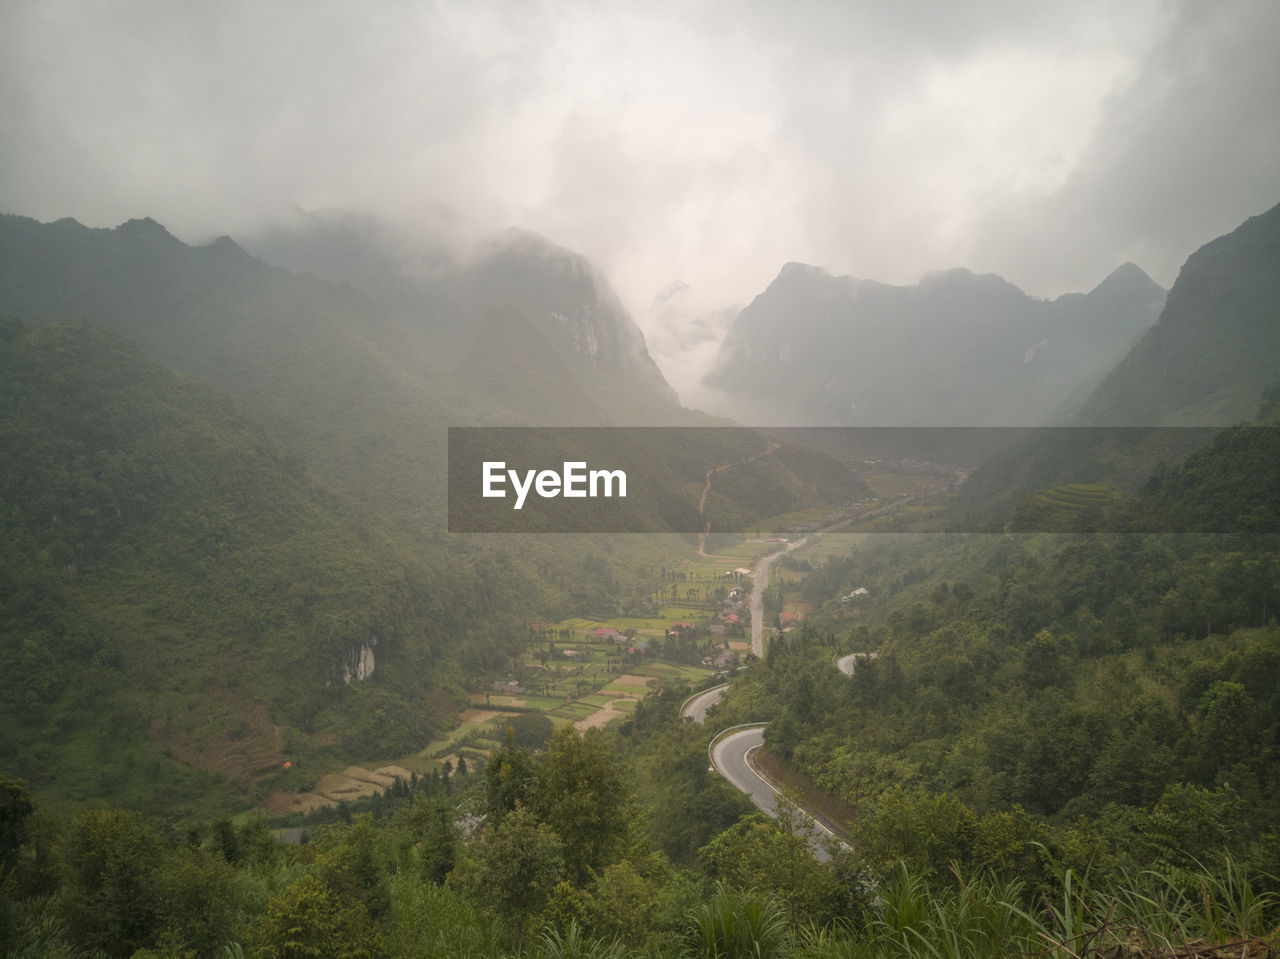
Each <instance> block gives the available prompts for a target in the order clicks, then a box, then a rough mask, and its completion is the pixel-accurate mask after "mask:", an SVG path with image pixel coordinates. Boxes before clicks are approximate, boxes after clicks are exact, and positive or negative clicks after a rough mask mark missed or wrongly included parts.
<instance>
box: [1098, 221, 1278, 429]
mask: <svg viewBox="0 0 1280 959" xmlns="http://www.w3.org/2000/svg"><path fill="white" fill-rule="evenodd" d="M1277 379H1280V206H1276V207H1273V208H1272V209H1271V210H1269V211H1268V212H1266V213H1263V214H1260V215H1258V216H1255V217H1251V218H1250V219H1248V220H1246V221H1245V222H1244V223H1243V224H1241V225H1240V226H1239V227H1237V228H1236V229H1235V230H1233V231H1232V232H1231V233H1228V234H1226V235H1225V236H1221V237H1219V238H1218V239H1216V240H1213V241H1212V242H1210V243H1207V244H1205V245H1204V246H1203V247H1201V248H1200V249H1199V250H1197V251H1196V252H1195V253H1193V254H1192V255H1191V257H1190V258H1189V259H1188V260H1187V262H1186V264H1185V265H1184V266H1183V267H1182V270H1181V272H1180V273H1179V274H1178V278H1177V280H1176V281H1175V282H1174V284H1173V289H1171V290H1170V291H1169V297H1168V301H1167V303H1166V304H1165V308H1164V311H1163V312H1162V313H1161V315H1160V320H1159V322H1158V323H1157V324H1156V325H1155V326H1154V327H1152V328H1151V329H1150V330H1149V331H1148V332H1147V333H1146V335H1145V336H1143V338H1142V339H1141V341H1140V342H1139V343H1138V344H1137V345H1136V346H1135V347H1134V348H1133V350H1132V351H1131V352H1130V353H1129V354H1128V355H1127V356H1126V357H1125V358H1124V359H1123V360H1122V361H1121V362H1120V363H1119V364H1118V365H1117V366H1116V368H1115V369H1114V370H1112V371H1111V373H1110V374H1109V375H1108V376H1107V377H1106V379H1105V380H1103V382H1102V383H1101V384H1099V386H1098V388H1097V389H1096V390H1095V391H1094V393H1093V395H1092V396H1091V397H1089V399H1088V400H1087V401H1086V402H1085V403H1084V405H1083V406H1082V408H1081V409H1080V411H1079V413H1078V414H1077V416H1076V422H1078V423H1080V424H1083V425H1096V426H1129V425H1143V426H1145V425H1162V426H1174V425H1177V426H1191V425H1197V426H1199V425H1204V426H1226V425H1229V424H1231V423H1236V422H1239V421H1241V420H1245V419H1248V418H1249V417H1251V416H1253V415H1254V414H1255V413H1256V412H1257V410H1258V407H1259V404H1260V402H1261V398H1262V393H1263V390H1264V389H1265V388H1266V387H1267V386H1268V385H1269V384H1270V383H1272V382H1275V381H1276V380H1277Z"/></svg>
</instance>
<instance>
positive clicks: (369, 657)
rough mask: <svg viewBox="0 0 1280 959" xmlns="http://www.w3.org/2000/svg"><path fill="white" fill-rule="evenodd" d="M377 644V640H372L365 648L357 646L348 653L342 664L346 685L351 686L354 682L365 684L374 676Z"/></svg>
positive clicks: (343, 679)
mask: <svg viewBox="0 0 1280 959" xmlns="http://www.w3.org/2000/svg"><path fill="white" fill-rule="evenodd" d="M377 644H378V641H377V640H376V639H372V638H370V640H369V641H368V642H367V643H365V644H364V645H363V646H355V647H353V648H352V649H350V650H348V651H347V657H346V659H345V660H343V663H342V681H343V682H344V683H346V684H347V685H348V686H350V685H351V684H352V683H353V682H356V683H359V682H363V681H364V680H366V679H368V678H369V677H370V676H372V675H373V667H374V660H373V647H374V646H376V645H377Z"/></svg>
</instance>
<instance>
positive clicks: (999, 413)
mask: <svg viewBox="0 0 1280 959" xmlns="http://www.w3.org/2000/svg"><path fill="white" fill-rule="evenodd" d="M1163 299H1164V291H1163V290H1161V289H1160V287H1159V286H1157V285H1156V284H1155V283H1154V282H1153V281H1152V280H1151V279H1150V278H1149V277H1148V276H1147V275H1146V274H1145V273H1143V272H1142V270H1140V269H1139V268H1138V267H1136V266H1134V265H1133V264H1125V265H1124V266H1122V267H1120V268H1119V269H1117V270H1116V271H1115V272H1114V273H1113V274H1111V276H1109V277H1107V279H1105V280H1104V281H1103V282H1102V283H1100V284H1099V285H1098V286H1097V287H1096V288H1095V289H1094V290H1093V291H1091V292H1090V293H1087V294H1070V295H1067V296H1062V297H1059V298H1058V299H1056V300H1053V301H1049V302H1046V301H1043V300H1037V299H1034V298H1032V297H1029V296H1027V295H1026V294H1025V293H1023V292H1022V291H1021V290H1019V289H1018V288H1017V287H1015V286H1013V285H1012V284H1010V283H1008V282H1006V281H1005V280H1003V279H1001V278H1000V277H998V276H995V275H993V274H987V275H981V276H980V275H976V274H974V273H971V272H969V271H967V270H948V271H944V272H939V273H932V274H928V275H926V276H925V277H924V278H923V279H922V280H921V281H920V282H919V283H918V284H916V285H915V286H906V287H899V286H889V285H887V284H883V283H876V282H873V281H869V280H857V279H853V278H851V277H847V276H844V277H833V276H831V275H830V274H829V273H827V272H826V271H824V270H822V269H819V268H818V267H814V266H806V265H804V264H799V263H789V264H787V265H786V266H785V267H783V269H782V272H781V273H780V274H779V275H778V277H777V279H775V280H774V281H773V283H771V284H770V285H769V287H768V288H767V289H766V290H765V291H764V292H763V293H761V294H760V295H759V296H758V297H756V299H755V300H754V301H753V302H752V303H751V304H750V305H749V306H747V307H746V308H745V309H743V310H742V311H741V313H739V314H738V317H737V319H736V321H735V322H734V324H733V327H732V328H731V329H730V331H729V334H728V335H727V336H726V337H725V340H724V342H723V344H722V345H721V349H720V354H719V356H718V358H717V362H716V365H715V366H714V367H713V368H712V370H711V372H710V373H709V374H708V375H707V378H706V383H707V385H708V386H713V387H716V388H718V389H721V390H724V391H725V392H726V394H727V395H728V396H729V397H730V398H731V400H732V403H733V405H734V407H735V408H736V409H738V410H739V411H740V413H739V415H740V417H744V418H748V419H751V420H753V421H755V422H760V423H767V424H771V425H786V424H792V425H814V426H848V425H859V426H871V425H892V426H952V425H971V426H996V425H1033V424H1038V423H1042V422H1045V421H1046V420H1047V419H1048V418H1049V417H1050V415H1051V414H1052V413H1053V412H1054V411H1055V410H1056V409H1057V407H1058V406H1059V405H1060V404H1061V403H1062V402H1063V401H1064V400H1066V399H1067V397H1068V396H1069V395H1070V394H1071V392H1072V390H1073V389H1075V388H1076V387H1077V386H1078V385H1079V384H1080V383H1082V382H1084V381H1086V380H1088V379H1089V378H1090V377H1095V376H1098V375H1099V374H1101V373H1102V372H1103V371H1104V370H1105V369H1106V367H1107V366H1108V364H1109V363H1111V362H1113V361H1114V359H1115V357H1116V356H1117V355H1118V354H1119V353H1120V352H1121V350H1122V349H1123V348H1124V347H1125V346H1126V344H1128V343H1130V342H1131V341H1132V340H1133V339H1134V338H1135V337H1136V336H1137V335H1138V334H1140V333H1141V332H1142V331H1143V330H1144V329H1146V328H1147V327H1148V326H1150V324H1151V323H1152V322H1153V321H1154V320H1155V317H1156V315H1157V313H1158V312H1159V309H1160V306H1161V303H1162V302H1163Z"/></svg>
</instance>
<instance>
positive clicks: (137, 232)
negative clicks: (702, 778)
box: [116, 216, 183, 246]
mask: <svg viewBox="0 0 1280 959" xmlns="http://www.w3.org/2000/svg"><path fill="white" fill-rule="evenodd" d="M116 233H118V234H120V235H121V236H123V237H128V238H130V239H144V240H151V241H153V242H155V241H162V242H167V243H173V244H176V245H178V246H181V245H183V244H182V241H181V240H179V239H178V238H177V237H176V236H174V235H173V234H172V233H170V232H169V231H168V230H166V229H165V228H164V227H163V226H162V225H161V224H159V223H157V222H156V221H155V220H153V219H151V217H149V216H148V217H143V218H142V219H141V220H137V219H135V220H126V221H125V222H124V223H121V224H120V225H119V226H118V227H116Z"/></svg>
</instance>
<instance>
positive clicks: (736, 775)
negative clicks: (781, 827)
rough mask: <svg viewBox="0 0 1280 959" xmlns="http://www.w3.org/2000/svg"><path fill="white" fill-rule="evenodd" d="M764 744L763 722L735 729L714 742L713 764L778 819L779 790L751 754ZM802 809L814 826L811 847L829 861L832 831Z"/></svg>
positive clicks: (820, 858) (819, 857) (763, 810)
mask: <svg viewBox="0 0 1280 959" xmlns="http://www.w3.org/2000/svg"><path fill="white" fill-rule="evenodd" d="M763 746H764V724H763V723H761V724H759V725H752V726H744V727H741V728H738V729H735V730H732V731H730V732H727V733H724V734H722V735H721V736H720V737H719V738H718V739H716V740H715V741H714V742H713V743H712V745H711V749H710V753H711V765H712V766H714V767H715V769H716V771H717V772H718V773H720V775H722V776H723V777H724V778H725V779H727V780H729V782H730V783H731V784H732V785H733V786H735V787H736V788H737V789H739V790H741V791H742V792H744V793H746V794H747V797H748V798H749V799H750V800H751V801H752V802H753V803H754V804H755V806H756V808H757V809H759V810H760V811H761V812H762V813H764V814H765V815H766V816H768V817H769V818H770V819H777V818H778V803H777V798H778V794H777V791H776V790H775V789H774V788H773V786H771V785H770V784H769V783H768V782H766V781H765V780H764V779H763V778H761V776H760V774H759V773H757V772H756V771H755V769H754V768H753V767H752V765H751V754H752V753H753V752H754V751H755V750H757V749H760V748H762V747H763ZM801 812H802V813H804V815H805V816H806V817H807V818H808V819H809V821H810V822H811V823H812V824H813V826H814V828H813V829H812V830H811V831H810V834H809V848H810V849H811V850H812V851H813V855H814V857H815V858H816V859H817V860H818V861H819V862H826V861H827V860H829V859H830V858H831V853H830V851H829V850H828V849H827V844H828V842H829V840H830V838H831V832H830V831H829V830H828V829H827V828H826V827H825V826H823V825H822V823H820V822H818V821H817V820H816V819H814V818H813V817H812V816H809V814H808V813H807V812H805V811H804V810H803V809H801Z"/></svg>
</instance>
